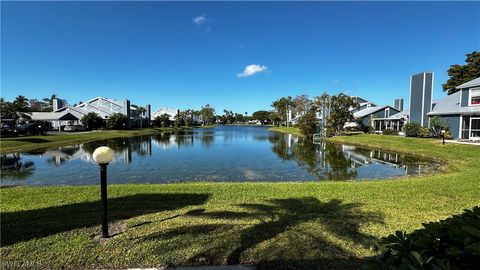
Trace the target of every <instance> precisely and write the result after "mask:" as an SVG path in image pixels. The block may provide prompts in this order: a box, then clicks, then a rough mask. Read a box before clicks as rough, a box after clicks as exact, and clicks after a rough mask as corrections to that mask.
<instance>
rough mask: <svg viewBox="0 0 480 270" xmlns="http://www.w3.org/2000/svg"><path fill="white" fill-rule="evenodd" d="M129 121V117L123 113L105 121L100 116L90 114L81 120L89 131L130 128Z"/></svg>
mask: <svg viewBox="0 0 480 270" xmlns="http://www.w3.org/2000/svg"><path fill="white" fill-rule="evenodd" d="M128 120H129V119H128V118H127V116H126V115H124V114H121V113H114V114H112V115H110V117H108V119H105V120H104V119H103V118H102V117H100V116H99V115H98V114H96V113H94V112H89V113H87V114H86V115H84V116H83V117H82V119H80V122H82V125H83V126H84V127H85V128H87V129H89V130H93V129H99V128H108V129H125V128H126V127H128Z"/></svg>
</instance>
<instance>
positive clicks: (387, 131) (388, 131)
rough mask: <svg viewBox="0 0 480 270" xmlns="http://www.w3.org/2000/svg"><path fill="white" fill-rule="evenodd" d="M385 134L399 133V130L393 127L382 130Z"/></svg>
mask: <svg viewBox="0 0 480 270" xmlns="http://www.w3.org/2000/svg"><path fill="white" fill-rule="evenodd" d="M382 134H383V135H398V131H396V130H393V129H384V130H382Z"/></svg>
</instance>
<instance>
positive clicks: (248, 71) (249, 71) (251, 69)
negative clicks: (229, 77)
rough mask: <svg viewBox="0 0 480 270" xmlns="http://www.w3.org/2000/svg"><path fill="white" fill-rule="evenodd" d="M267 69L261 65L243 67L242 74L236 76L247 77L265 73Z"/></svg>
mask: <svg viewBox="0 0 480 270" xmlns="http://www.w3.org/2000/svg"><path fill="white" fill-rule="evenodd" d="M267 70H268V67H266V66H262V65H248V66H246V67H245V69H244V70H243V72H242V73H239V74H237V77H249V76H252V75H255V74H257V73H261V72H265V71H267Z"/></svg>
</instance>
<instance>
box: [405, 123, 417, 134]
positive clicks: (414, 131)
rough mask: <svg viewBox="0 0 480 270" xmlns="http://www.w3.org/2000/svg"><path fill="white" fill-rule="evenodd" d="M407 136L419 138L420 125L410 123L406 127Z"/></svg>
mask: <svg viewBox="0 0 480 270" xmlns="http://www.w3.org/2000/svg"><path fill="white" fill-rule="evenodd" d="M404 128H405V136H407V137H418V135H419V134H420V124H418V123H408V124H406V125H405V126H404Z"/></svg>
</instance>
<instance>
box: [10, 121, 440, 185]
mask: <svg viewBox="0 0 480 270" xmlns="http://www.w3.org/2000/svg"><path fill="white" fill-rule="evenodd" d="M104 145H106V146H108V147H110V148H112V149H113V151H114V153H115V154H114V159H113V161H112V167H113V168H112V170H110V171H109V172H110V173H111V174H112V177H111V179H112V181H113V182H115V183H132V182H134V183H142V182H143V183H145V182H147V183H165V182H177V181H312V180H356V179H371V178H388V177H393V176H399V175H408V174H418V173H423V172H426V171H429V170H431V169H432V168H435V167H436V164H432V163H430V162H426V161H424V160H419V159H418V158H415V157H411V156H405V155H402V154H397V153H392V152H386V151H379V150H370V149H364V148H359V147H354V146H349V145H338V144H331V143H321V144H313V143H312V141H311V140H306V139H303V138H302V137H297V136H294V135H289V134H281V133H273V132H269V131H267V130H266V129H264V128H238V127H237V128H226V127H224V128H215V129H205V130H201V129H199V130H195V131H194V132H174V133H172V132H163V133H159V134H156V135H153V136H137V137H130V138H118V139H111V140H105V141H97V142H89V143H84V144H81V145H72V146H68V147H59V148H55V149H49V150H46V151H35V152H30V153H21V154H9V155H3V156H2V157H1V171H2V172H1V179H2V185H3V184H6V183H10V182H9V181H16V180H26V181H23V183H25V184H35V185H43V184H95V183H96V180H97V178H98V177H97V175H96V174H97V171H96V170H95V169H93V166H92V165H93V164H95V162H94V161H93V158H92V154H93V151H94V150H95V149H96V148H97V147H99V146H104ZM52 168H55V169H54V170H52ZM11 184H13V182H12V183H11Z"/></svg>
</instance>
